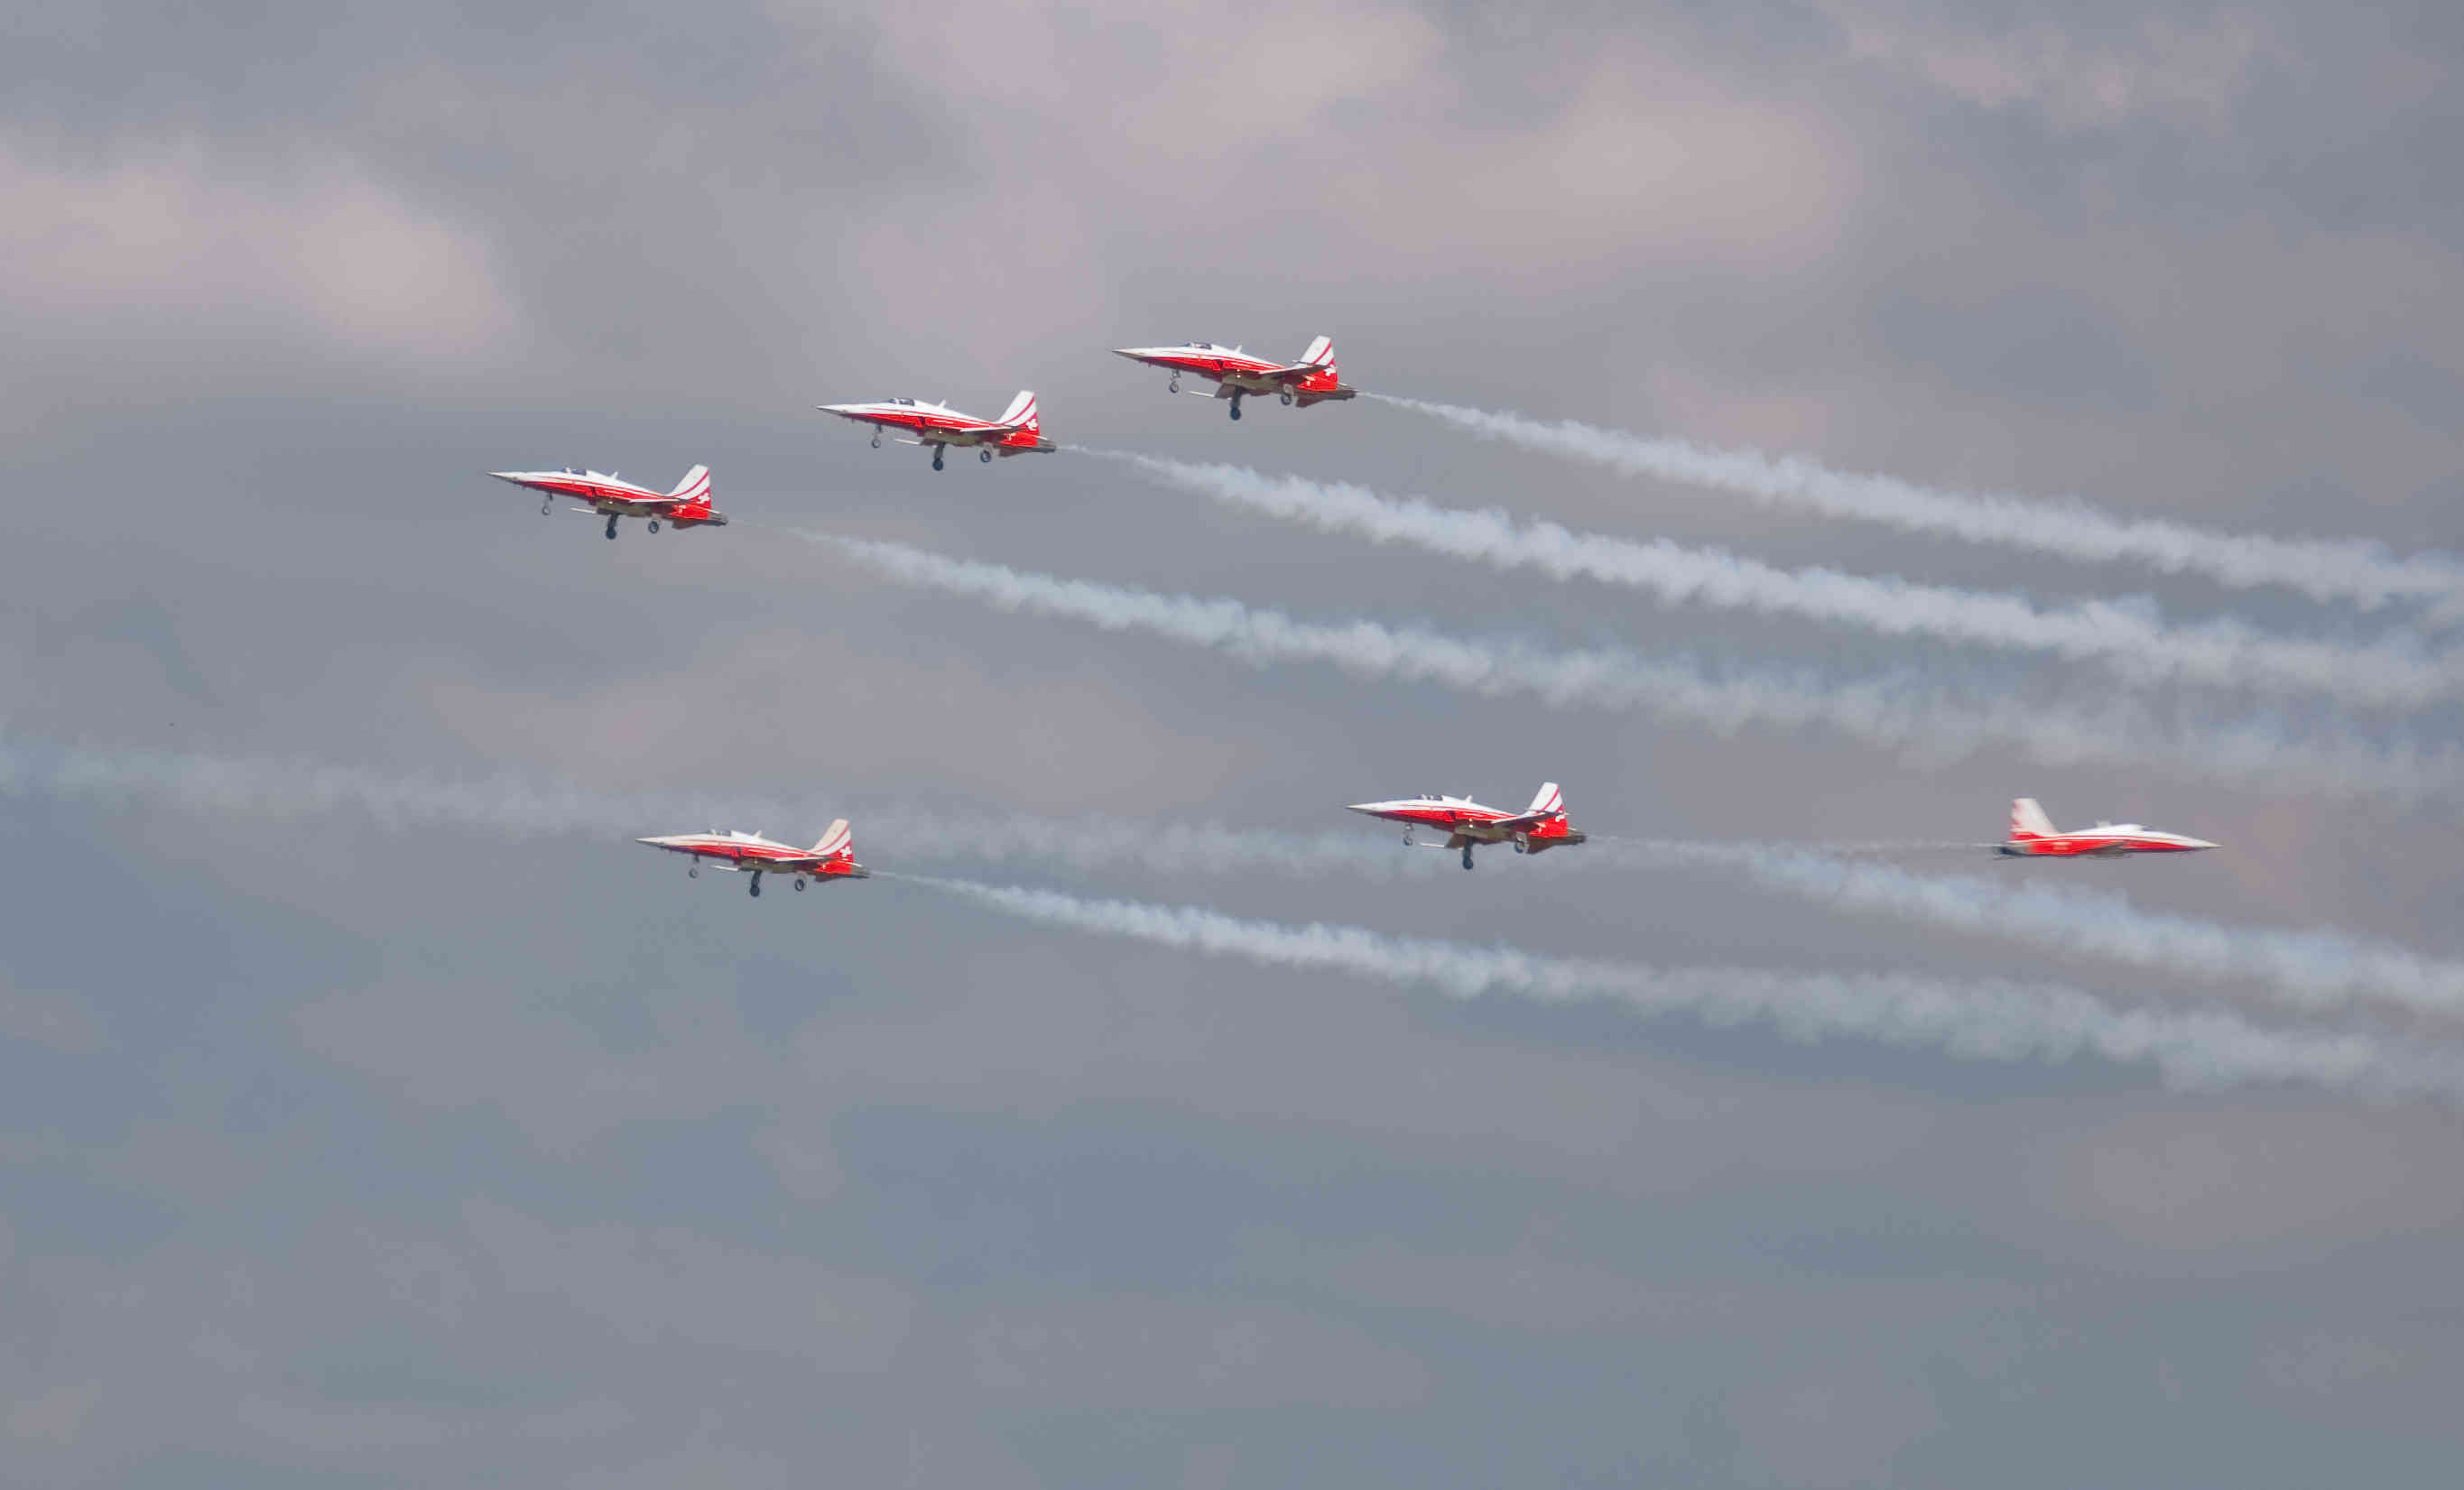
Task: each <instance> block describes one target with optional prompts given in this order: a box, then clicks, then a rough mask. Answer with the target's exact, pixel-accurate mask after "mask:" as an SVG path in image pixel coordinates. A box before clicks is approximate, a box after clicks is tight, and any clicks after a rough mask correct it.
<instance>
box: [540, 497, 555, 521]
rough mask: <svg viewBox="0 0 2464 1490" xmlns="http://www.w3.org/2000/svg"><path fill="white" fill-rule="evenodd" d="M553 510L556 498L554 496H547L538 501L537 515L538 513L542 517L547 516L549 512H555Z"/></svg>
mask: <svg viewBox="0 0 2464 1490" xmlns="http://www.w3.org/2000/svg"><path fill="white" fill-rule="evenodd" d="M555 511H556V498H555V497H552V496H551V497H549V498H547V499H546V500H545V501H542V502H540V503H539V515H540V516H542V517H544V516H547V515H549V514H551V513H553V512H555Z"/></svg>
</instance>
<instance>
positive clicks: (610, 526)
mask: <svg viewBox="0 0 2464 1490" xmlns="http://www.w3.org/2000/svg"><path fill="white" fill-rule="evenodd" d="M607 536H608V537H611V538H612V537H615V536H616V519H615V518H613V517H610V518H608V519H607Z"/></svg>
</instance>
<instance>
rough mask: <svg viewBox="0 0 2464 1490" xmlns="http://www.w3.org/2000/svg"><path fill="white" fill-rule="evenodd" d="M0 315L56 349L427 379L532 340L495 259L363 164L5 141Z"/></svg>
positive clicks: (201, 147)
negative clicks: (235, 356) (261, 357)
mask: <svg viewBox="0 0 2464 1490" xmlns="http://www.w3.org/2000/svg"><path fill="white" fill-rule="evenodd" d="M0 196H5V197H6V198H7V200H8V201H9V203H10V211H11V231H10V233H9V235H8V239H7V242H6V244H5V245H0V303H5V304H6V305H8V306H10V307H11V313H10V314H11V319H12V320H13V321H14V322H15V325H14V328H13V329H14V330H15V332H16V334H17V335H19V336H21V337H30V338H32V337H39V338H40V339H41V340H42V341H43V342H44V343H47V344H53V345H59V344H63V343H65V344H70V345H76V344H78V343H84V342H90V341H91V342H101V343H104V344H125V343H128V342H131V341H136V342H149V341H150V342H157V343H170V344H178V343H187V344H190V345H196V344H201V343H202V344H209V345H214V346H219V347H222V348H225V349H227V350H231V351H235V350H236V349H237V348H239V347H241V346H249V345H262V344H264V343H265V342H267V341H270V340H271V341H280V340H304V341H305V342H306V343H307V345H308V347H309V349H310V350H312V351H313V352H315V353H319V354H323V355H332V356H339V357H341V358H343V359H346V360H354V359H356V360H368V361H374V362H413V363H420V364H427V363H433V362H440V361H446V360H453V361H465V360H469V359H473V358H481V359H485V358H489V357H493V356H497V355H501V354H502V353H503V352H505V351H506V350H508V349H509V348H510V346H511V345H512V344H513V343H515V342H517V340H518V339H519V338H520V336H521V334H522V318H521V316H520V313H519V311H518V309H517V306H516V305H515V303H514V302H513V300H512V299H511V298H510V296H508V294H507V292H506V291H505V289H504V288H503V286H502V285H501V284H500V283H499V279H498V275H497V272H496V270H495V264H494V255H493V253H492V251H491V250H490V248H489V246H488V244H487V242H486V241H485V240H484V239H483V238H482V237H480V236H479V235H478V234H476V233H474V232H473V231H471V230H468V229H465V228H463V227H461V226H459V225H457V224H455V223H454V222H452V221H451V220H450V219H449V218H448V217H446V216H444V215H442V214H440V213H438V212H436V211H434V210H432V209H429V208H423V207H421V206H418V205H416V204H415V203H413V202H412V201H411V200H409V199H408V198H407V196H405V195H404V194H403V193H401V192H400V191H398V190H395V189H393V188H390V187H388V186H386V185H385V184H384V183H383V182H381V181H380V180H379V179H377V177H376V176H374V175H373V174H372V173H370V172H369V171H368V170H367V169H366V168H365V167H364V166H363V165H361V164H357V163H355V162H353V161H351V160H350V159H348V158H347V157H343V156H340V155H335V154H329V153H319V152H316V151H313V150H312V151H309V152H306V153H305V155H304V156H303V158H300V159H296V160H283V161H272V162H269V161H266V160H263V159H257V158H249V157H240V156H228V157H227V156H226V154H225V153H224V152H222V151H221V150H220V149H219V148H218V147H217V146H216V145H215V144H213V143H211V142H209V141H208V140H206V139H204V138H202V137H197V136H189V137H186V138H182V139H178V140H174V141H165V142H158V143H155V144H152V145H149V146H143V147H137V146H132V147H128V148H126V149H123V150H121V151H117V152H114V153H111V154H109V155H106V156H104V157H102V158H99V159H97V158H95V157H93V156H90V155H86V156H71V155H68V154H66V153H64V152H58V151H44V150H40V149H38V148H36V147H35V146H33V144H32V143H31V142H28V141H27V140H25V139H23V138H19V139H16V140H11V139H10V138H9V137H7V136H6V135H0Z"/></svg>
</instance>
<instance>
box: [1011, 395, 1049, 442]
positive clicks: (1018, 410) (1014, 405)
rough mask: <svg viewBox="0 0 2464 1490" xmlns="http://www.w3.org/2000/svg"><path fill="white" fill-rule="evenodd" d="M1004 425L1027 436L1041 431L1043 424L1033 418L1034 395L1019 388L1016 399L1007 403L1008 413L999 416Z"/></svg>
mask: <svg viewBox="0 0 2464 1490" xmlns="http://www.w3.org/2000/svg"><path fill="white" fill-rule="evenodd" d="M1001 423H1002V424H1005V425H1015V426H1017V427H1019V428H1021V429H1023V430H1025V431H1026V432H1027V433H1029V434H1038V433H1041V432H1042V431H1043V428H1044V425H1043V422H1042V421H1041V420H1039V419H1037V418H1036V417H1035V395H1034V394H1032V393H1029V392H1028V391H1026V390H1025V389H1024V388H1021V389H1020V390H1019V393H1018V397H1016V398H1014V399H1012V400H1010V401H1009V412H1008V413H1006V414H1003V415H1001Z"/></svg>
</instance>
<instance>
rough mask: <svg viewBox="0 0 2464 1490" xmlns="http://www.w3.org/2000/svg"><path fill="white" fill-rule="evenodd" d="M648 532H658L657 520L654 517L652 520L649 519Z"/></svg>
mask: <svg viewBox="0 0 2464 1490" xmlns="http://www.w3.org/2000/svg"><path fill="white" fill-rule="evenodd" d="M650 531H651V532H652V533H656V532H658V531H659V519H657V518H656V517H653V518H651V519H650Z"/></svg>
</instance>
